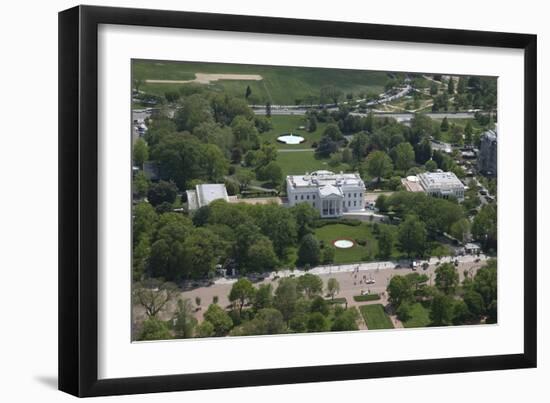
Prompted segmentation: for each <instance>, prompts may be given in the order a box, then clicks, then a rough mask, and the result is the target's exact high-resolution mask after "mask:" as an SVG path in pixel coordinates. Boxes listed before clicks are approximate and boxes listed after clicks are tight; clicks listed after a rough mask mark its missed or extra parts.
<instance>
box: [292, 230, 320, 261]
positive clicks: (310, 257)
mask: <svg viewBox="0 0 550 403" xmlns="http://www.w3.org/2000/svg"><path fill="white" fill-rule="evenodd" d="M320 257H321V249H320V248H319V242H318V241H317V239H316V238H315V237H314V236H313V235H311V234H307V235H305V236H304V237H303V238H302V241H301V242H300V247H299V249H298V260H297V264H298V265H299V266H304V265H310V266H316V265H317V264H319V260H320Z"/></svg>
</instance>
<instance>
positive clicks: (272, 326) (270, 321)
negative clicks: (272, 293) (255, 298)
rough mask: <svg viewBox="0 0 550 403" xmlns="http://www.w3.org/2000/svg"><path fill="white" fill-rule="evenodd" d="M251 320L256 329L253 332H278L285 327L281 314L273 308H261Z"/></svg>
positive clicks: (281, 331)
mask: <svg viewBox="0 0 550 403" xmlns="http://www.w3.org/2000/svg"><path fill="white" fill-rule="evenodd" d="M253 321H254V322H255V325H256V326H255V327H256V331H257V333H255V334H279V333H283V331H284V329H285V322H284V318H283V315H282V314H281V312H279V311H278V310H277V309H274V308H264V309H261V310H260V311H258V314H257V315H256V317H255V318H254V320H253Z"/></svg>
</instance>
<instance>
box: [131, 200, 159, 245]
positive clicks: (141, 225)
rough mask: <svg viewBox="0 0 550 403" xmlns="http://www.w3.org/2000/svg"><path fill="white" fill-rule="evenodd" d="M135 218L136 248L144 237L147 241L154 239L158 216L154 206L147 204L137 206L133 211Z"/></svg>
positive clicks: (142, 203) (133, 228) (133, 226)
mask: <svg viewBox="0 0 550 403" xmlns="http://www.w3.org/2000/svg"><path fill="white" fill-rule="evenodd" d="M133 216H134V217H133V223H132V224H133V225H132V241H133V243H134V246H135V245H136V244H137V243H138V242H139V240H140V239H142V238H143V237H146V238H147V240H150V239H151V238H152V237H153V232H154V230H155V225H156V223H157V220H158V216H157V213H156V212H155V209H154V208H153V206H151V205H150V204H149V203H147V202H139V203H138V204H136V205H135V206H134V209H133Z"/></svg>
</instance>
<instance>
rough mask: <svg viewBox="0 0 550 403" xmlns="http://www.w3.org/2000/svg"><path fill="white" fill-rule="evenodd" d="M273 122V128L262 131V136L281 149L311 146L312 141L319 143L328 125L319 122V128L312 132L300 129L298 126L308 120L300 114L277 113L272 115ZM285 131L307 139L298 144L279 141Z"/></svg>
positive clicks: (303, 124)
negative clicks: (278, 138)
mask: <svg viewBox="0 0 550 403" xmlns="http://www.w3.org/2000/svg"><path fill="white" fill-rule="evenodd" d="M271 122H272V123H273V129H271V130H270V131H268V132H265V133H262V134H261V135H260V136H261V138H262V140H263V141H268V142H270V143H273V144H275V145H276V146H277V147H278V148H281V149H303V148H311V145H312V143H314V142H317V143H318V142H319V140H321V135H322V134H323V131H324V130H325V127H326V123H318V124H317V130H315V131H314V132H312V133H310V132H308V131H306V130H303V129H298V127H300V126H305V125H306V120H305V118H304V116H299V115H284V116H282V115H276V116H272V117H271ZM283 133H293V134H295V135H298V136H302V137H303V138H304V139H305V141H304V142H303V143H301V144H297V145H288V144H282V143H279V142H278V141H277V137H279V136H280V135H281V134H283Z"/></svg>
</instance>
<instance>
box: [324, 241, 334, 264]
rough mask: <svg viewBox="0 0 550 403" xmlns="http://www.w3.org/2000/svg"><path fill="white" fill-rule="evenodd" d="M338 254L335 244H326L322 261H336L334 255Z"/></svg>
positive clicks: (326, 262) (325, 262)
mask: <svg viewBox="0 0 550 403" xmlns="http://www.w3.org/2000/svg"><path fill="white" fill-rule="evenodd" d="M335 254H336V248H334V247H333V246H329V245H325V247H324V248H323V252H322V263H323V264H330V263H332V262H334V255H335Z"/></svg>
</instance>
